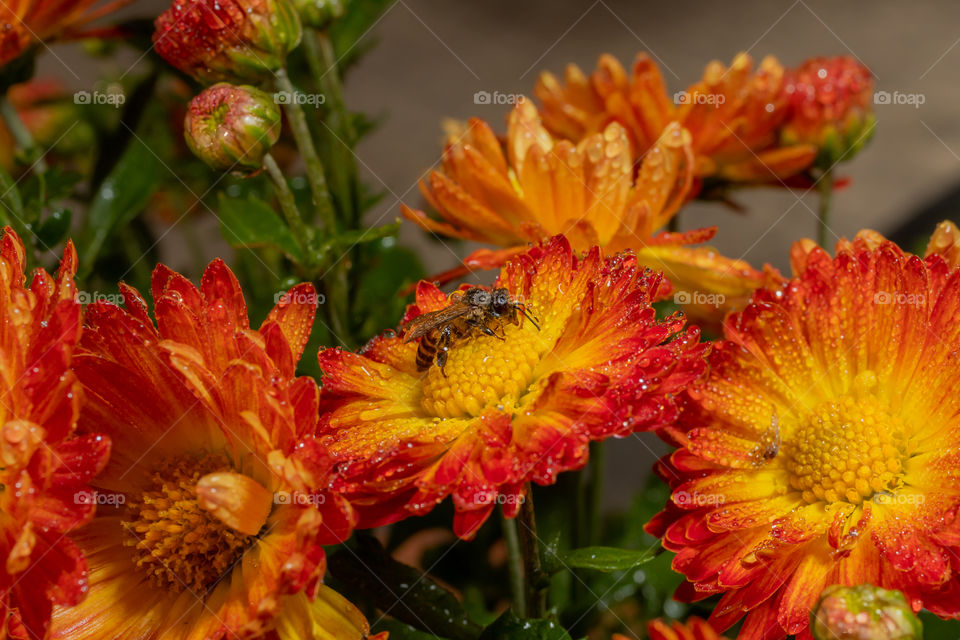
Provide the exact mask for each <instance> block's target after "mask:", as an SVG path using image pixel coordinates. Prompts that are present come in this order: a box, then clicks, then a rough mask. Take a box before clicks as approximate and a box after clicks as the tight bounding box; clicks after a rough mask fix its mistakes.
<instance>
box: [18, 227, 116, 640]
mask: <svg viewBox="0 0 960 640" xmlns="http://www.w3.org/2000/svg"><path fill="white" fill-rule="evenodd" d="M25 258H26V256H25V253H24V247H23V243H22V242H21V241H20V238H19V237H17V235H16V234H15V233H14V232H13V231H12V230H10V228H9V227H8V228H6V229H5V230H4V236H3V238H2V239H0V370H2V378H3V381H2V383H0V389H2V396H3V401H2V403H0V552H2V557H3V558H4V562H3V564H2V565H0V616H2V621H3V622H2V623H0V638H14V639H17V640H21V639H23V640H26V639H29V640H34V639H37V638H45V637H46V633H47V628H48V625H49V622H50V612H51V609H52V607H53V605H54V604H59V605H73V604H76V603H77V601H79V600H80V599H81V598H82V597H83V595H84V593H85V592H86V586H87V565H86V563H85V562H84V559H83V554H82V553H81V552H80V550H79V549H77V547H76V546H75V545H73V544H72V543H71V542H70V540H69V539H68V538H67V537H66V533H67V532H69V531H71V530H73V529H75V528H77V527H79V526H80V525H82V524H84V523H86V522H87V521H89V520H90V518H92V517H93V513H94V508H95V507H94V501H93V500H92V496H93V493H92V492H91V491H90V489H89V488H88V487H87V482H89V480H90V478H91V477H92V476H94V475H95V474H96V473H97V472H98V471H99V470H100V469H101V468H102V467H103V465H104V464H106V459H107V456H108V454H109V449H110V441H109V439H107V438H105V437H103V436H99V435H93V434H91V435H87V436H84V437H73V433H74V431H75V428H76V420H77V413H78V411H79V409H80V399H81V395H82V394H81V392H80V386H79V384H78V383H77V381H76V378H75V377H74V375H73V374H72V373H71V372H70V358H71V356H72V354H73V350H74V347H75V346H76V344H77V340H78V338H79V336H80V304H79V303H78V302H77V300H76V296H77V290H76V287H75V286H74V283H73V275H74V273H75V272H76V268H77V254H76V252H75V251H74V249H73V245H72V244H68V245H67V247H66V249H65V250H64V255H63V261H62V262H61V264H60V272H59V274H58V276H57V278H56V279H54V278H52V277H51V276H49V275H48V274H47V273H46V272H44V271H43V270H37V271H36V273H35V274H34V278H33V282H32V284H31V285H30V286H29V287H26V286H25V284H26V278H25V276H24V266H25Z"/></svg>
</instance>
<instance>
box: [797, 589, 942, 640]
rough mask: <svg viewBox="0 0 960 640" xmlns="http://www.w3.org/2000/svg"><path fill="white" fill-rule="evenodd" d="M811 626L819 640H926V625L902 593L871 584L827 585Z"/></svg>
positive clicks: (813, 615) (811, 619) (812, 616)
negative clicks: (851, 585) (918, 617)
mask: <svg viewBox="0 0 960 640" xmlns="http://www.w3.org/2000/svg"><path fill="white" fill-rule="evenodd" d="M810 629H811V632H812V633H813V637H814V638H816V639H817V640H923V627H922V626H921V624H920V621H919V620H918V619H917V617H916V616H915V615H914V614H913V610H912V609H911V608H910V605H909V604H908V603H907V600H906V598H904V597H903V594H902V593H900V592H899V591H888V590H887V589H881V588H880V587H875V586H873V585H871V584H861V585H858V586H856V587H844V586H841V585H834V586H832V587H827V588H826V589H824V590H823V593H822V594H820V602H819V603H818V604H817V606H816V608H815V609H814V610H813V613H812V614H811V618H810Z"/></svg>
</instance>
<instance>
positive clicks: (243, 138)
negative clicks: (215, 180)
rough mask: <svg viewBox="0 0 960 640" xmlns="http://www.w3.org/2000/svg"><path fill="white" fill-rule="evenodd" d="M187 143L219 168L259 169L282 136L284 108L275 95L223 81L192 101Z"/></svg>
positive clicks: (188, 111)
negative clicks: (275, 100) (282, 110)
mask: <svg viewBox="0 0 960 640" xmlns="http://www.w3.org/2000/svg"><path fill="white" fill-rule="evenodd" d="M183 129H184V130H183V134H184V138H186V141H187V146H189V147H190V150H191V151H193V153H194V154H196V155H197V157H198V158H200V159H201V160H203V161H204V162H205V163H207V165H209V166H210V168H212V169H214V170H217V171H226V170H230V169H232V170H235V171H239V172H242V173H249V172H253V171H257V170H258V169H260V167H261V165H262V164H263V156H264V155H266V153H267V152H268V151H269V150H270V148H271V147H272V146H273V145H274V144H275V143H276V142H277V139H278V138H279V137H280V108H279V107H277V105H276V103H275V102H274V100H273V97H272V96H271V95H270V94H268V93H265V92H263V91H260V90H259V89H255V88H254V87H248V86H234V85H232V84H227V83H226V82H221V83H219V84H215V85H213V86H212V87H209V88H207V89H205V90H204V91H203V92H202V93H201V94H200V95H198V96H196V97H195V98H194V99H193V100H191V101H190V106H189V107H188V108H187V115H186V118H184V122H183Z"/></svg>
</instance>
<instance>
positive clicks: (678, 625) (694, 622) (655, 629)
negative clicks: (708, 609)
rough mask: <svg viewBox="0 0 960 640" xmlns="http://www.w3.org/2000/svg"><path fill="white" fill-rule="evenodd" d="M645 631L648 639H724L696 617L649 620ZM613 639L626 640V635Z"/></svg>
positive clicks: (616, 636) (704, 621)
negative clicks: (669, 620)
mask: <svg viewBox="0 0 960 640" xmlns="http://www.w3.org/2000/svg"><path fill="white" fill-rule="evenodd" d="M647 631H648V632H649V634H650V640H725V639H724V638H723V637H722V636H721V635H720V634H719V633H717V632H716V631H714V630H713V627H711V626H710V625H709V624H708V623H707V621H706V620H703V619H701V618H696V617H694V618H690V619H689V620H687V621H686V622H680V621H678V620H675V621H674V622H673V623H672V624H667V622H666V621H664V620H660V619H657V620H651V621H650V624H648V625H647ZM613 640H626V636H621V635H614V636H613Z"/></svg>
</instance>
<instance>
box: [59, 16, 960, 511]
mask: <svg viewBox="0 0 960 640" xmlns="http://www.w3.org/2000/svg"><path fill="white" fill-rule="evenodd" d="M165 6H166V3H165V2H163V1H162V0H149V1H148V0H141V1H140V2H138V3H137V4H135V5H134V6H133V7H130V8H129V9H128V10H127V12H128V13H129V14H137V15H154V14H156V13H157V12H159V11H160V10H162V9H163V8H164V7H165ZM372 38H375V39H377V40H378V44H377V45H376V47H375V48H374V49H373V50H372V51H371V52H370V53H368V54H367V55H366V56H365V57H364V58H363V59H362V60H361V62H360V64H359V65H358V66H357V67H356V68H354V69H353V70H352V71H351V72H350V74H349V76H348V78H347V98H348V102H349V104H350V106H351V108H353V109H355V110H361V111H365V112H368V113H371V114H374V115H381V116H383V121H382V124H381V126H380V128H379V129H378V130H377V131H376V132H375V133H374V134H372V135H371V136H370V137H369V138H368V139H366V140H365V141H364V142H363V143H362V144H361V146H360V148H359V149H358V156H359V159H360V163H361V166H362V167H363V168H364V170H365V172H366V174H367V178H368V180H369V181H370V183H371V184H372V185H373V186H375V187H379V188H382V189H384V190H385V191H386V193H387V195H386V197H385V198H384V200H383V201H382V202H381V203H380V205H379V206H378V207H377V208H376V209H375V210H373V211H372V212H371V214H370V222H371V223H375V222H379V223H383V222H386V221H389V220H391V219H393V218H394V217H396V216H397V215H399V202H401V201H403V202H406V203H408V204H411V205H415V206H420V205H421V204H422V200H421V198H420V195H419V193H418V191H417V189H416V183H417V180H418V179H419V178H420V177H421V176H422V175H423V173H424V172H425V171H426V170H427V169H429V168H430V167H432V166H434V165H435V164H436V163H437V162H438V160H439V156H440V153H441V150H442V139H443V135H442V131H441V127H440V123H441V120H442V119H444V118H447V117H452V118H458V119H466V118H468V117H471V116H479V117H481V118H484V119H487V120H489V121H490V122H491V123H493V124H494V126H495V128H498V129H500V130H502V129H503V126H504V119H505V116H506V113H507V111H508V109H509V107H508V106H506V105H492V104H475V102H474V93H475V92H477V91H487V92H490V93H493V92H495V91H499V92H501V93H528V92H530V90H531V88H532V86H533V84H534V82H535V80H536V77H537V74H538V73H539V71H541V70H544V69H548V70H551V71H553V72H555V73H562V71H563V68H564V66H565V65H566V64H567V63H569V62H575V63H577V64H579V65H580V66H581V67H584V68H586V69H591V68H592V67H593V65H594V63H595V61H596V59H597V56H598V55H600V54H601V53H603V52H610V53H613V54H615V55H616V56H618V57H619V58H620V59H621V60H622V61H623V62H624V63H625V64H626V65H629V63H630V62H631V61H632V59H633V57H634V55H635V54H636V53H637V52H639V51H647V52H649V53H650V54H651V55H652V56H653V57H654V58H655V59H657V60H659V62H660V64H661V66H662V69H663V74H664V76H665V78H666V80H667V82H668V84H669V85H670V88H671V90H679V89H682V88H683V87H684V86H686V85H687V84H689V83H691V82H693V81H694V80H696V79H697V78H698V77H699V76H700V73H701V71H702V69H703V67H704V65H705V64H706V63H707V62H708V61H709V60H711V59H713V58H718V59H720V60H723V61H725V62H729V61H730V59H731V58H732V57H733V56H734V55H735V54H736V53H737V52H738V51H742V50H746V51H748V52H749V53H750V54H751V55H752V56H754V58H755V59H760V58H762V57H763V56H765V55H768V54H773V55H775V56H777V57H778V58H779V59H780V61H781V62H783V63H784V64H786V65H792V64H796V63H798V62H800V61H801V60H803V59H804V58H807V57H810V56H814V55H837V54H848V55H853V56H856V57H857V58H858V59H859V60H860V61H861V62H863V63H864V64H865V65H867V66H868V67H869V68H870V69H871V70H872V72H873V74H874V79H875V83H876V88H877V90H882V91H887V92H890V93H893V92H894V91H898V92H900V93H906V94H919V95H920V96H922V100H923V104H922V105H919V106H917V107H915V106H912V105H894V104H890V105H877V106H876V112H877V119H878V126H877V130H876V134H875V136H874V139H873V141H872V142H871V143H870V145H869V146H868V147H867V148H866V149H865V150H864V152H863V153H861V154H860V155H859V156H858V157H856V158H855V159H854V160H853V161H852V162H850V163H847V164H845V165H843V166H842V172H841V173H842V174H845V175H848V176H850V177H851V178H852V184H851V186H850V187H849V188H847V189H846V190H845V191H843V192H842V193H840V194H839V195H838V196H837V197H836V198H835V203H834V207H835V208H834V214H833V224H832V227H833V230H834V232H835V234H836V236H837V237H839V236H849V235H852V234H853V233H855V232H856V231H857V230H858V229H860V228H863V227H871V228H874V229H878V230H880V231H881V232H884V233H890V232H892V231H894V230H895V229H897V228H898V227H900V226H901V225H902V224H904V223H905V222H906V221H907V220H909V219H911V218H912V217H914V216H916V215H917V214H918V212H920V211H922V210H923V209H924V208H928V207H929V205H930V204H931V203H934V202H936V201H938V200H939V199H941V198H942V196H943V195H944V194H946V193H948V192H950V191H951V190H952V189H953V188H954V187H955V186H956V184H957V183H960V118H958V117H957V106H956V105H958V104H960V82H958V72H957V69H958V66H960V3H957V2H955V0H924V1H913V2H904V1H903V0H882V1H870V2H867V1H858V2H842V3H841V2H831V1H829V0H793V1H790V0H787V1H779V0H778V1H773V2H772V1H769V0H768V1H760V0H746V1H736V0H728V1H727V2H711V1H706V0H704V1H699V0H673V1H672V2H656V3H653V2H628V1H625V0H594V1H589V0H588V1H584V2H580V1H576V2H560V1H557V0H484V1H483V2H475V1H471V0H397V1H396V2H395V3H393V4H392V5H390V7H389V8H388V9H387V11H386V13H385V14H384V15H383V16H382V18H381V19H380V20H379V21H378V22H377V23H376V24H375V25H374V27H373V28H372V29H371V31H370V32H369V33H368V34H367V35H366V36H364V39H363V40H364V41H365V42H367V41H369V39H372ZM56 51H57V52H58V55H69V51H70V49H69V48H63V47H58V48H57V49H56ZM62 51H67V52H68V53H67V54H62V53H61V52H62ZM74 62H75V59H74V58H70V64H71V65H72V64H74ZM42 71H43V72H44V74H45V75H57V76H60V77H62V79H63V81H64V82H65V83H66V84H67V85H68V86H76V87H77V88H83V86H82V82H81V81H80V79H79V78H77V77H74V76H72V74H70V73H68V72H67V71H66V70H65V66H64V65H63V64H61V63H60V62H58V61H57V60H56V59H53V58H52V57H51V56H50V55H47V56H45V59H44V60H43V61H42ZM739 200H740V201H741V202H742V203H744V204H745V205H747V207H748V213H746V214H736V213H733V212H731V211H729V210H726V209H724V208H723V207H721V206H720V205H715V204H694V205H692V206H691V207H689V208H688V209H686V210H685V211H684V212H683V216H682V226H683V227H684V228H692V227H698V226H704V225H714V224H716V225H719V226H720V232H719V234H718V236H717V238H716V241H715V243H714V244H715V245H716V246H717V247H718V248H720V249H721V250H722V251H723V252H724V253H726V254H727V255H730V256H732V257H743V258H745V259H747V260H749V261H751V262H752V263H754V264H755V265H760V264H762V263H764V262H770V263H772V264H773V265H775V266H777V267H780V268H781V269H783V268H786V266H787V265H786V255H787V250H788V248H789V246H790V243H791V242H793V241H794V240H797V239H798V238H800V237H804V236H812V235H813V234H814V232H815V224H816V220H815V215H814V211H815V209H816V197H815V195H814V194H810V195H808V196H806V197H801V195H800V194H798V193H791V192H788V191H786V190H778V189H765V190H753V191H751V192H743V193H741V194H739ZM945 208H946V211H947V214H948V215H949V214H952V211H950V208H951V207H950V204H949V202H948V203H947V205H946V207H945ZM941 209H943V207H941ZM210 233H211V235H215V234H216V228H215V227H214V226H211V228H210ZM401 240H402V242H403V243H405V244H407V245H408V246H415V247H418V248H420V249H422V254H423V256H424V261H425V263H426V265H427V267H428V269H429V270H431V271H439V270H442V269H445V268H449V267H451V266H453V265H454V264H455V263H456V260H457V256H458V255H463V254H464V253H465V251H467V250H469V249H471V248H472V247H466V246H458V245H455V244H452V243H442V242H437V241H432V240H429V239H427V238H426V237H425V236H424V235H423V234H422V233H421V232H420V231H419V230H417V229H416V228H413V227H412V226H410V225H407V226H406V227H405V228H404V230H403V232H402V235H401ZM169 251H170V252H172V253H174V254H175V253H177V248H176V247H175V246H174V247H171V248H170V250H169ZM166 253H168V252H165V254H166ZM609 449H610V455H611V458H613V459H612V460H611V462H612V464H610V465H609V468H610V469H611V473H616V474H617V475H618V477H617V478H616V483H615V485H613V486H619V487H627V486H629V485H631V484H635V483H636V482H639V480H640V478H639V477H637V478H631V477H625V476H629V475H630V474H631V473H633V470H637V471H636V473H641V472H640V471H639V470H644V471H643V472H642V473H643V474H644V475H645V473H646V471H645V470H646V469H648V468H649V465H648V462H649V461H650V459H652V457H653V455H654V454H653V450H654V449H656V450H660V447H659V445H658V444H657V442H656V440H655V439H654V438H652V437H644V436H638V437H636V438H631V439H629V443H623V444H622V445H620V446H614V447H609ZM641 458H642V459H641ZM626 496H627V493H626V492H624V493H623V494H622V495H621V494H619V493H616V494H612V495H611V500H612V503H613V504H616V505H620V504H623V500H625V499H626Z"/></svg>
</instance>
